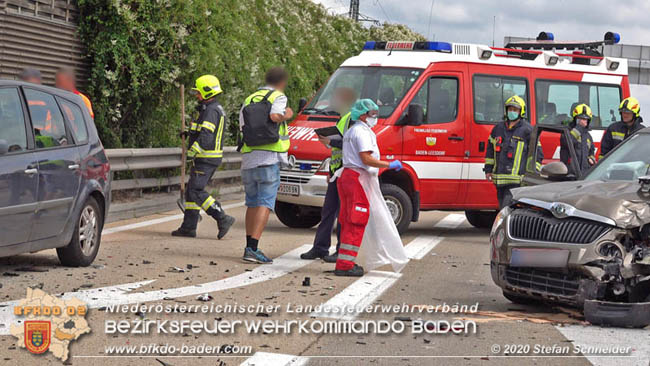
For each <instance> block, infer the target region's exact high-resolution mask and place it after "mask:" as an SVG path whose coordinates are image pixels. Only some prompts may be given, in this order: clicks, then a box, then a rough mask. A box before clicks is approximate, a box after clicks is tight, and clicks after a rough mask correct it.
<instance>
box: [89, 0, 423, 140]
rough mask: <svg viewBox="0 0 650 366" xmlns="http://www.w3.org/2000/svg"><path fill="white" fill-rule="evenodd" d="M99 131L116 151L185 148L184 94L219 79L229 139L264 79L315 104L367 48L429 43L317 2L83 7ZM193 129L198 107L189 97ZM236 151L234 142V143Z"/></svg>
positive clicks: (146, 2)
mask: <svg viewBox="0 0 650 366" xmlns="http://www.w3.org/2000/svg"><path fill="white" fill-rule="evenodd" d="M78 5H79V8H80V12H81V16H80V24H79V36H80V38H81V39H82V41H83V42H84V44H85V45H86V47H87V49H88V54H89V57H90V58H91V64H92V70H91V77H90V80H89V83H88V90H87V92H88V94H89V95H90V97H91V99H92V101H93V106H94V109H95V122H96V124H97V126H98V129H99V131H100V135H101V137H102V140H103V141H104V144H105V145H106V146H107V147H111V148H117V147H167V146H177V145H178V144H179V139H178V136H177V135H178V131H179V129H180V117H179V116H180V97H179V86H180V85H181V84H184V85H185V86H186V89H189V88H190V87H191V86H192V84H193V81H194V79H195V78H197V77H198V76H200V75H203V74H207V73H210V74H214V75H216V76H217V77H219V79H220V80H221V84H222V88H223V90H224V93H223V94H222V95H221V96H220V97H219V100H220V102H221V104H223V106H224V108H225V110H226V112H227V113H228V121H229V126H228V127H229V130H230V131H231V132H233V131H235V129H236V128H237V127H236V126H237V120H238V118H237V114H238V111H239V107H240V105H241V103H242V102H243V100H244V98H245V97H246V96H247V95H249V94H250V93H252V92H253V91H255V90H256V89H257V88H258V87H260V86H261V85H262V83H263V78H264V72H265V71H266V70H267V69H268V68H269V67H271V66H276V65H283V66H285V67H286V68H287V70H288V71H289V72H290V74H291V81H290V84H289V88H288V90H287V91H286V92H287V95H288V97H289V100H290V104H291V106H292V107H294V109H295V108H296V107H297V103H298V100H299V98H301V97H309V96H311V95H313V94H314V93H315V91H316V90H317V89H318V88H319V87H320V86H321V85H322V84H323V83H324V82H325V81H326V80H327V78H328V77H329V75H330V74H331V73H332V72H333V71H334V70H335V69H336V68H337V67H338V65H339V64H340V63H341V62H342V61H343V60H345V59H346V58H348V57H350V56H352V55H354V54H357V53H358V52H359V51H360V50H361V48H362V46H363V43H364V42H365V41H366V40H371V39H376V40H380V39H381V40H390V39H394V40H422V39H423V37H422V36H421V35H419V34H416V33H414V32H412V31H411V30H409V29H408V28H407V27H405V26H403V25H395V24H384V25H382V26H376V27H370V28H367V27H363V26H362V25H360V24H357V23H354V22H353V21H351V20H350V19H347V18H345V17H343V16H334V15H330V14H328V13H327V11H326V9H325V8H324V7H322V6H321V5H317V4H314V3H313V2H311V1H309V0H216V1H215V0H108V1H107V0H78ZM186 105H187V107H186V112H187V115H188V119H189V118H190V117H191V116H193V115H194V113H192V107H193V106H195V105H196V101H195V100H193V99H192V98H191V97H190V96H189V95H188V96H187V97H186ZM230 142H232V140H231V141H230Z"/></svg>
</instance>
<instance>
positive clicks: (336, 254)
mask: <svg viewBox="0 0 650 366" xmlns="http://www.w3.org/2000/svg"><path fill="white" fill-rule="evenodd" d="M338 258H339V252H334V254H328V255H326V256H324V257H323V261H325V262H326V263H336V260H337V259H338Z"/></svg>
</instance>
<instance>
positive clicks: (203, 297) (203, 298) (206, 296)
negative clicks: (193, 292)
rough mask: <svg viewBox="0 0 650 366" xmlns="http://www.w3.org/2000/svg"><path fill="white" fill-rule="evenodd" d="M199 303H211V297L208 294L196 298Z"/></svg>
mask: <svg viewBox="0 0 650 366" xmlns="http://www.w3.org/2000/svg"><path fill="white" fill-rule="evenodd" d="M196 299H197V300H199V301H212V299H213V297H212V296H210V294H203V295H199V296H197V297H196Z"/></svg>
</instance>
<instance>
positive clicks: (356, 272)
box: [334, 264, 363, 277]
mask: <svg viewBox="0 0 650 366" xmlns="http://www.w3.org/2000/svg"><path fill="white" fill-rule="evenodd" d="M334 275H336V276H346V277H361V276H363V267H361V266H360V265H358V264H355V265H354V267H352V269H349V270H347V271H342V270H340V269H335V270H334Z"/></svg>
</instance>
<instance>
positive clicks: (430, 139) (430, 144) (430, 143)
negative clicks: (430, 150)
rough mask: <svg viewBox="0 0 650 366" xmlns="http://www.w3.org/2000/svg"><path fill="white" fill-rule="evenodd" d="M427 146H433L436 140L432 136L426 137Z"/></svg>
mask: <svg viewBox="0 0 650 366" xmlns="http://www.w3.org/2000/svg"><path fill="white" fill-rule="evenodd" d="M426 141H427V146H435V145H436V141H437V139H436V138H435V137H433V136H427V140H426Z"/></svg>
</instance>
